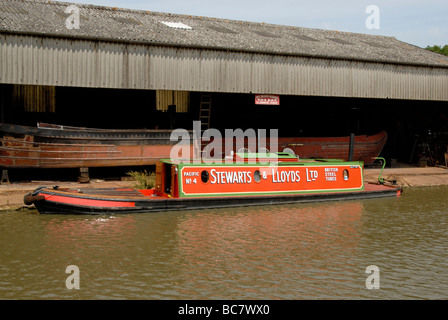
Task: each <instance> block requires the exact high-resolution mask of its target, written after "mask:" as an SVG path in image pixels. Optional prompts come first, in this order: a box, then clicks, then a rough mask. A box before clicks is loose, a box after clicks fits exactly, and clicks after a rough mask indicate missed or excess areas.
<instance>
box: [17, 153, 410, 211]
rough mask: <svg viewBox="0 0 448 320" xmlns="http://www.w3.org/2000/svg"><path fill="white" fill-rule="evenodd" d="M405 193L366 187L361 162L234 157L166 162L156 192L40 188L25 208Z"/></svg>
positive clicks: (151, 207) (153, 206)
mask: <svg viewBox="0 0 448 320" xmlns="http://www.w3.org/2000/svg"><path fill="white" fill-rule="evenodd" d="M379 181H380V179H379ZM381 182H382V180H381ZM401 192H402V188H401V187H399V186H387V185H385V184H382V183H377V184H371V183H365V182H364V164H363V162H360V161H344V160H337V159H319V160H318V159H299V158H298V157H296V156H295V155H292V154H290V153H281V152H280V153H276V154H273V153H265V154H254V153H236V154H234V155H233V157H231V159H227V161H224V162H222V163H207V161H205V162H200V163H194V162H191V161H188V162H186V163H184V162H182V161H172V160H170V159H162V160H160V161H158V162H157V165H156V177H155V187H154V188H153V189H147V190H138V189H132V188H129V189H118V188H116V189H113V188H112V189H94V188H91V189H90V188H85V189H65V188H59V187H57V186H54V187H50V188H47V187H41V188H38V189H36V190H35V191H34V192H32V193H29V194H27V195H26V196H25V197H24V202H25V204H26V205H32V204H34V205H35V207H36V208H37V210H38V211H39V213H42V214H45V213H47V214H114V213H139V212H157V211H173V210H190V209H205V208H224V207H238V206H252V205H275V204H289V203H299V202H313V201H330V200H350V199H362V198H377V197H387V196H390V197H393V196H398V195H400V194H401Z"/></svg>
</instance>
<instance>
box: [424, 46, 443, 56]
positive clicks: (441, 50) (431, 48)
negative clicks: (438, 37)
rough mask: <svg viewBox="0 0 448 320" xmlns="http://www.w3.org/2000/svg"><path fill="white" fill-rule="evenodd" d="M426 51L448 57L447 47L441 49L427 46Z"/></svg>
mask: <svg viewBox="0 0 448 320" xmlns="http://www.w3.org/2000/svg"><path fill="white" fill-rule="evenodd" d="M426 50H430V51H434V52H437V53H440V54H444V55H446V56H448V45H444V46H443V47H440V46H432V47H430V46H427V47H426Z"/></svg>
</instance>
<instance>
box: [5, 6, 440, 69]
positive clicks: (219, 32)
mask: <svg viewBox="0 0 448 320" xmlns="http://www.w3.org/2000/svg"><path fill="white" fill-rule="evenodd" d="M69 5H73V4H72V3H68V2H51V1H42V0H35V1H23V0H22V1H21V0H1V1H0V32H4V33H5V32H7V33H25V34H34V35H36V34H44V35H52V36H61V37H76V38H85V39H101V40H109V41H123V42H141V43H148V44H156V45H170V46H180V47H199V48H207V49H223V50H232V51H247V52H261V53H267V54H281V55H300V56H312V57H324V58H334V59H346V60H360V61H375V62H382V63H395V64H412V65H423V66H440V67H448V57H446V56H443V55H440V54H436V53H433V52H430V51H428V50H425V49H422V48H419V47H416V46H413V45H410V44H407V43H404V42H402V41H398V40H397V39H395V38H393V37H385V36H376V35H368V34H358V33H348V32H338V31H328V30H318V29H308V28H299V27H289V26H282V25H273V24H265V23H254V22H244V21H235V20H227V19H216V18H207V17H198V16H189V15H177V14H170V13H158V12H150V11H143V10H129V9H120V8H111V7H100V6H94V5H81V4H74V5H76V6H77V7H78V8H80V15H81V16H80V28H79V29H68V28H67V27H66V25H65V21H66V19H67V17H68V16H69V14H66V13H65V12H64V11H65V9H66V8H67V7H68V6H69ZM166 23H168V24H172V25H174V26H176V25H178V26H182V25H186V26H188V27H190V28H184V27H182V28H180V27H178V28H173V27H170V26H169V25H167V24H166Z"/></svg>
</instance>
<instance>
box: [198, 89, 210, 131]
mask: <svg viewBox="0 0 448 320" xmlns="http://www.w3.org/2000/svg"><path fill="white" fill-rule="evenodd" d="M211 108H212V96H211V95H209V94H202V95H201V103H200V106H199V121H201V134H202V133H204V131H205V130H207V129H210V112H211Z"/></svg>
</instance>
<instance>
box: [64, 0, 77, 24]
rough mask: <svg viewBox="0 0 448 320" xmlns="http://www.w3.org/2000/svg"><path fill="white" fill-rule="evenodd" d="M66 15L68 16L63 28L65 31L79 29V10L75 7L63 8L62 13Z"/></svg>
mask: <svg viewBox="0 0 448 320" xmlns="http://www.w3.org/2000/svg"><path fill="white" fill-rule="evenodd" d="M64 12H65V13H66V14H69V16H68V17H67V19H65V26H66V27H67V29H69V30H72V29H79V20H80V14H79V8H78V7H77V6H75V5H71V6H68V7H67V8H65V11H64Z"/></svg>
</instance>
